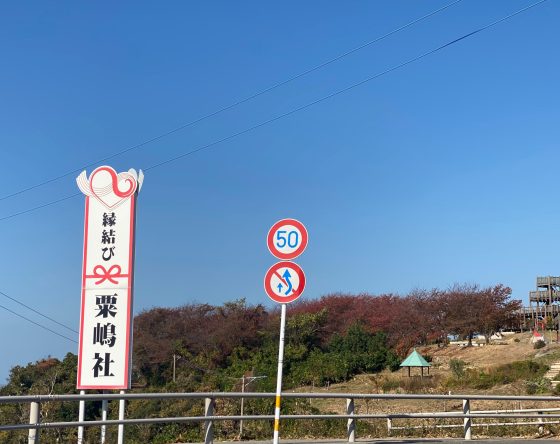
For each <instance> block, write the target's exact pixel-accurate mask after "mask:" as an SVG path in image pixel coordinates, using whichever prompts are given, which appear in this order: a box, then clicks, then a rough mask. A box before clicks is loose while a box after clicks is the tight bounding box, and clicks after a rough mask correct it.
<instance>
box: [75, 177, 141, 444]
mask: <svg viewBox="0 0 560 444" xmlns="http://www.w3.org/2000/svg"><path fill="white" fill-rule="evenodd" d="M143 178H144V175H143V173H142V171H140V173H137V172H136V171H135V170H132V169H131V170H129V171H128V172H123V173H118V174H117V172H116V171H115V170H114V169H113V168H111V167H109V166H102V167H99V168H96V169H95V170H94V171H93V172H92V173H91V174H90V176H89V178H88V177H87V174H86V172H85V171H83V172H82V173H81V174H80V175H79V176H78V178H77V179H76V182H77V184H78V188H79V189H80V190H81V191H82V193H84V194H85V196H86V199H85V228H84V258H83V265H82V297H81V299H82V300H81V314H80V338H79V346H78V378H77V389H78V390H87V389H93V390H123V389H129V388H130V377H131V368H132V365H131V358H132V321H133V319H132V302H133V300H132V289H133V272H134V234H135V220H136V197H137V195H138V192H139V190H140V188H141V186H142V182H143ZM104 405H105V404H104ZM103 429H104V427H103V428H102V440H103V434H104V433H103V432H104V430H103ZM82 433H83V432H82ZM82 438H83V437H82ZM119 442H120V441H119Z"/></svg>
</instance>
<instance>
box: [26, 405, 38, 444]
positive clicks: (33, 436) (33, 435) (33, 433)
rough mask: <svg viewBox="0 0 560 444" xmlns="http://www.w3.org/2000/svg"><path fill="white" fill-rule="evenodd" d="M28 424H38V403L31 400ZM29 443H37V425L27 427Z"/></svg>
mask: <svg viewBox="0 0 560 444" xmlns="http://www.w3.org/2000/svg"><path fill="white" fill-rule="evenodd" d="M29 424H37V425H38V424H39V403H38V402H32V403H31V406H30V408H29ZM28 443H29V444H39V427H36V428H34V429H29V439H28Z"/></svg>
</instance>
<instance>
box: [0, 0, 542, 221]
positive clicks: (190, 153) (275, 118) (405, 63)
mask: <svg viewBox="0 0 560 444" xmlns="http://www.w3.org/2000/svg"><path fill="white" fill-rule="evenodd" d="M546 1H547V0H540V1H538V2H536V3H533V4H531V5H529V6H526V7H524V8H522V9H519V10H517V11H515V12H513V13H511V14H509V15H507V16H505V17H502V18H500V19H498V20H496V21H494V22H492V23H490V24H488V25H486V26H483V27H481V28H479V29H476V30H475V31H472V32H469V33H467V34H465V35H463V36H461V37H459V38H456V39H454V40H451V41H449V42H447V43H445V44H443V45H441V46H438V47H437V48H434V49H432V50H430V51H427V52H425V53H423V54H421V55H419V56H416V57H414V58H412V59H409V60H407V61H405V62H403V63H400V64H398V65H395V66H393V67H391V68H388V69H386V70H385V71H382V72H380V73H377V74H375V75H373V76H371V77H368V78H367V79H364V80H362V81H360V82H357V83H354V84H352V85H350V86H347V87H345V88H342V89H340V90H338V91H335V92H333V93H331V94H328V95H326V96H323V97H321V98H319V99H317V100H314V101H312V102H309V103H307V104H305V105H302V106H300V107H298V108H295V109H293V110H291V111H288V112H286V113H283V114H280V115H278V116H276V117H273V118H271V119H268V120H266V121H264V122H261V123H259V124H256V125H254V126H251V127H249V128H246V129H244V130H242V131H239V132H237V133H234V134H231V135H229V136H226V137H224V138H222V139H219V140H216V141H214V142H211V143H209V144H206V145H203V146H200V147H198V148H196V149H194V150H191V151H187V152H185V153H182V154H180V155H178V156H174V157H171V158H169V159H167V160H164V161H162V162H159V163H156V164H154V165H151V166H149V167H147V168H144V171H149V170H151V169H154V168H158V167H160V166H163V165H166V164H168V163H171V162H175V161H177V160H180V159H182V158H184V157H187V156H189V155H192V154H195V153H197V152H199V151H202V150H205V149H208V148H211V147H213V146H215V145H218V144H220V143H223V142H226V141H228V140H231V139H234V138H236V137H239V136H241V135H243V134H247V133H249V132H251V131H254V130H256V129H258V128H261V127H263V126H265V125H268V124H271V123H273V122H276V121H277V120H280V119H283V118H285V117H288V116H290V115H292V114H295V113H297V112H299V111H303V110H305V109H307V108H311V107H312V106H314V105H317V104H318V103H321V102H324V101H326V100H328V99H331V98H332V97H335V96H338V95H340V94H343V93H345V92H348V91H350V90H352V89H354V88H357V87H359V86H361V85H363V84H365V83H368V82H370V81H372V80H374V79H377V78H379V77H381V76H384V75H386V74H388V73H390V72H393V71H396V70H398V69H400V68H403V67H405V66H407V65H410V64H411V63H414V62H417V61H418V60H421V59H423V58H425V57H427V56H429V55H432V54H434V53H436V52H439V51H441V50H443V49H445V48H447V47H449V46H452V45H454V44H456V43H459V42H460V41H462V40H464V39H467V38H469V37H472V36H473V35H475V34H478V33H480V32H483V31H486V30H487V29H489V28H492V27H494V26H496V25H498V24H499V23H502V22H504V21H506V20H509V19H511V18H513V17H515V16H517V15H519V14H521V13H523V12H525V11H528V10H529V9H532V8H534V7H536V6H538V5H540V4H542V3H544V2H546ZM79 195H80V193H77V194H73V195H71V196H67V197H64V198H62V199H58V200H55V201H52V202H49V203H46V204H43V205H39V206H37V207H33V208H29V209H27V210H23V211H20V212H18V213H14V214H10V215H8V216H4V217H2V218H0V221H3V220H7V219H11V218H13V217H16V216H19V215H22V214H26V213H30V212H32V211H35V210H38V209H41V208H45V207H47V206H50V205H54V204H57V203H59V202H62V201H65V200H68V199H70V198H72V197H76V196H79Z"/></svg>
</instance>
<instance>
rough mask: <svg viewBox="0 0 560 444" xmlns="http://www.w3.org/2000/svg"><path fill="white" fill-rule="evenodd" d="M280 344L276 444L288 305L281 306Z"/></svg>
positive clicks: (275, 410) (277, 428) (276, 439)
mask: <svg viewBox="0 0 560 444" xmlns="http://www.w3.org/2000/svg"><path fill="white" fill-rule="evenodd" d="M281 307H282V314H281V316H280V344H279V347H278V373H277V377H276V408H275V409H274V444H278V438H279V433H278V432H279V430H280V397H281V394H282V366H283V363H284V330H285V329H286V304H281Z"/></svg>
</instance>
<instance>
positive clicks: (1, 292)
mask: <svg viewBox="0 0 560 444" xmlns="http://www.w3.org/2000/svg"><path fill="white" fill-rule="evenodd" d="M0 295H2V296H4V297H5V298H8V299H10V300H11V301H14V302H15V303H16V304H19V305H21V306H22V307H25V308H27V309H28V310H31V311H32V312H33V313H35V314H38V315H39V316H42V317H43V318H45V319H48V320H49V321H51V322H54V323H55V324H58V325H60V326H61V327H64V328H65V329H67V330H70V331H71V332H72V333H76V334H78V332H77V331H76V330H74V329H73V328H71V327H68V326H67V325H64V324H63V323H62V322H58V321H57V320H56V319H53V318H51V317H49V316H47V315H46V314H43V313H41V312H40V311H37V310H35V309H34V308H33V307H30V306H29V305H25V304H24V303H23V302H21V301H18V300H17V299H16V298H13V297H11V296H8V295H7V294H6V293H4V292H3V291H0Z"/></svg>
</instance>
